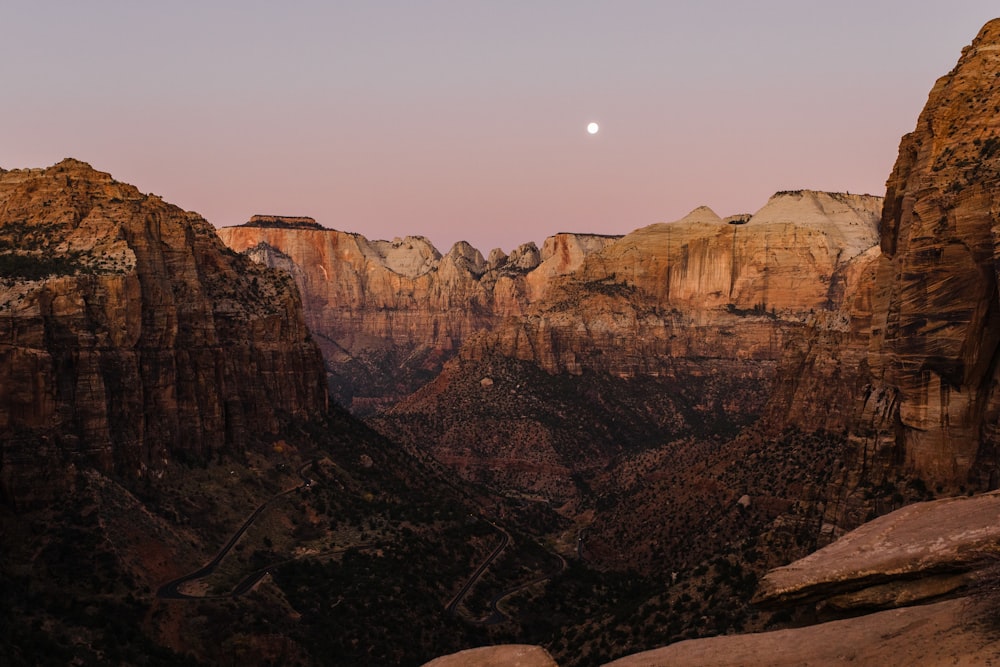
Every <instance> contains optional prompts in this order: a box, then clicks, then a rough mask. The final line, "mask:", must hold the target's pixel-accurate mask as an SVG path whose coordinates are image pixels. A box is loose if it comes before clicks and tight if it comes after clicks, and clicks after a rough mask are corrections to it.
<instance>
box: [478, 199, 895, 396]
mask: <svg viewBox="0 0 1000 667" xmlns="http://www.w3.org/2000/svg"><path fill="white" fill-rule="evenodd" d="M880 203H881V200H880V199H878V198H877V197H871V196H867V195H844V194H830V193H820V192H811V191H797V192H787V193H779V194H777V195H775V196H774V197H772V198H771V200H770V201H769V202H768V204H767V205H766V206H764V208H762V209H761V210H760V211H759V212H758V213H757V214H755V215H753V216H751V217H750V218H749V220H747V221H745V223H744V224H740V225H733V224H728V223H726V222H725V221H723V220H722V219H721V218H719V217H718V216H717V215H716V214H715V213H714V212H713V211H711V209H708V208H707V207H701V208H698V209H695V210H694V211H692V212H691V213H690V214H689V215H688V216H686V217H685V218H683V219H681V220H679V221H677V222H673V223H661V224H656V225H651V226H649V227H644V228H642V229H639V230H637V231H635V232H632V233H631V234H628V235H627V236H625V237H623V238H621V239H616V240H614V241H611V242H609V243H607V244H606V245H605V246H604V247H603V248H600V249H598V250H596V251H593V252H591V253H589V254H583V253H581V257H582V262H580V265H579V268H577V269H575V270H573V271H564V272H562V275H561V276H559V277H558V278H554V279H550V281H549V283H548V284H547V286H546V290H545V294H544V296H543V297H542V298H538V299H534V300H532V301H531V302H530V304H529V306H528V307H527V308H526V311H525V314H524V316H522V317H521V318H518V319H510V320H507V321H505V322H503V323H502V324H501V325H500V326H498V327H496V329H495V330H493V331H487V332H483V333H481V334H479V335H478V336H477V338H476V339H475V340H474V341H473V342H472V343H471V344H470V345H468V346H467V348H466V350H465V352H464V354H466V355H467V356H469V357H471V358H480V357H482V356H484V354H487V353H489V352H499V353H500V354H503V355H505V356H510V357H514V358H517V359H523V360H531V361H534V362H536V363H538V364H539V365H540V366H541V367H542V368H545V369H546V370H548V371H549V372H553V373H555V372H569V373H575V374H579V373H581V372H583V370H584V369H585V368H589V369H592V370H598V371H601V372H607V373H611V374H614V375H618V376H622V377H629V376H636V375H653V376H660V375H668V376H669V375H673V374H675V373H676V370H675V369H676V368H677V366H678V365H680V366H681V367H684V366H688V365H689V363H688V362H694V363H696V364H697V365H699V366H701V365H703V364H704V363H705V361H706V360H726V361H733V362H735V366H734V367H733V368H730V369H727V371H726V372H735V373H737V374H745V373H746V372H752V373H754V374H757V375H759V376H760V377H764V376H768V377H770V376H771V375H773V371H774V364H776V362H777V361H778V360H779V359H780V358H781V357H782V355H783V353H784V350H785V346H786V342H787V337H788V334H789V331H791V330H793V329H797V328H799V327H800V325H801V324H802V323H803V322H805V321H807V320H808V319H809V318H810V317H811V315H812V314H814V313H816V312H817V311H824V312H825V311H830V310H836V309H838V308H839V307H840V304H841V302H842V301H843V299H844V297H845V295H846V293H847V292H846V291H845V290H846V286H847V285H848V284H850V285H851V289H852V290H853V288H854V285H855V284H856V281H857V280H858V279H859V278H860V274H861V272H860V271H857V270H855V269H854V268H853V267H854V266H855V264H857V262H856V261H855V260H856V258H858V256H859V255H861V254H863V253H864V252H866V251H869V249H870V248H871V247H872V246H873V245H874V244H875V242H876V239H877V229H876V222H877V216H878V211H879V208H880ZM553 245H555V244H553ZM543 267H545V263H543V264H542V265H541V266H540V267H539V269H537V270H536V271H535V272H532V273H531V274H529V276H528V282H529V284H531V283H532V281H533V279H534V277H535V275H536V274H537V273H538V272H539V271H541V270H542V268H543ZM761 363H763V364H764V365H765V366H766V368H761V369H757V370H753V371H746V370H742V369H744V368H745V367H748V366H754V365H758V364H761ZM682 372H683V371H682Z"/></svg>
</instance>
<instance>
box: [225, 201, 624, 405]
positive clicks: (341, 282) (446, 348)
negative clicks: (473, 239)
mask: <svg viewBox="0 0 1000 667" xmlns="http://www.w3.org/2000/svg"><path fill="white" fill-rule="evenodd" d="M310 220H311V219H310ZM218 234H219V236H220V237H221V238H222V240H223V241H224V242H225V243H226V244H227V245H228V246H229V247H231V248H232V249H234V250H236V251H237V252H247V253H249V254H250V255H251V256H252V257H254V258H255V259H257V260H258V261H261V262H263V263H265V264H267V265H269V266H273V267H277V268H282V269H285V270H286V271H289V272H290V273H291V274H292V275H293V276H294V278H295V280H296V282H297V283H298V286H299V289H300V291H301V292H302V295H303V300H304V305H305V312H306V320H307V322H308V324H309V327H310V329H311V330H312V331H313V332H314V333H315V334H316V337H317V342H318V343H319V345H320V347H321V348H322V350H323V353H324V357H325V359H326V361H327V365H328V369H329V370H330V372H331V387H332V389H333V392H334V397H335V398H337V399H338V400H339V401H340V402H342V403H343V404H344V405H347V406H348V407H350V408H351V409H352V410H353V411H354V412H355V413H357V414H367V413H370V412H371V411H373V410H374V409H377V408H378V407H380V406H384V405H388V404H391V403H393V402H395V401H398V400H399V399H400V398H402V397H403V396H406V395H408V394H409V393H411V392H413V391H414V390H416V389H417V388H418V387H419V386H421V385H423V384H425V383H426V382H428V381H429V380H431V379H432V378H433V377H434V376H435V375H436V374H437V373H438V372H439V371H440V370H441V366H442V364H443V362H444V361H446V360H447V359H449V358H451V357H453V356H454V355H455V354H456V353H457V351H458V349H459V348H460V347H461V345H462V344H463V343H464V341H465V340H466V339H467V338H468V337H469V336H470V335H472V334H473V333H474V332H476V331H479V330H482V329H489V328H492V327H493V326H495V325H496V323H497V322H499V321H500V319H501V318H503V317H506V316H512V315H518V314H520V313H521V312H523V310H524V308H525V306H526V304H527V303H528V302H529V301H530V300H531V299H532V298H538V297H540V296H541V295H543V294H544V293H545V290H546V288H547V285H548V283H549V281H550V280H551V279H552V278H554V277H556V276H559V275H563V274H565V273H567V272H570V271H572V270H574V269H575V268H576V267H578V266H579V265H580V263H581V262H582V261H583V258H584V257H585V256H586V255H587V254H588V253H591V252H593V251H595V250H596V249H598V248H601V247H603V246H604V245H606V244H607V243H609V242H610V241H612V240H613V239H614V238H616V237H604V236H597V235H575V234H560V235H557V236H555V237H552V238H551V239H549V240H548V241H546V243H545V246H544V247H543V249H542V250H541V251H539V250H538V249H537V248H536V247H535V245H534V244H533V243H528V244H524V245H522V246H520V247H518V248H516V249H515V250H514V251H512V252H511V254H510V255H509V256H508V255H506V254H504V253H503V252H501V251H499V250H494V251H493V252H492V253H490V257H489V259H488V260H486V259H484V258H483V256H482V254H481V253H480V252H479V251H478V250H476V249H475V248H473V247H472V246H470V245H469V244H467V243H464V242H461V243H457V244H455V246H454V247H452V249H451V250H450V251H449V252H448V253H447V254H446V255H441V254H440V253H439V252H438V250H437V249H436V248H434V246H433V245H431V243H430V242H429V241H428V240H427V239H425V238H423V237H420V236H408V237H406V238H402V239H395V240H393V241H370V240H368V239H366V238H365V237H363V236H361V235H360V234H352V233H347V232H341V231H337V230H333V229H326V228H322V227H319V226H318V225H314V224H311V223H309V222H307V223H305V224H303V223H302V221H301V219H298V218H295V219H292V218H283V217H281V216H254V218H253V219H252V220H251V221H250V222H248V223H247V224H246V225H241V226H239V227H226V228H223V229H219V230H218Z"/></svg>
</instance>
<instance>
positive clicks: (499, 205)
mask: <svg viewBox="0 0 1000 667" xmlns="http://www.w3.org/2000/svg"><path fill="white" fill-rule="evenodd" d="M696 4H697V7H696V6H695V5H696ZM998 14H1000V9H998V7H997V5H996V3H995V2H986V1H978V0H969V1H963V2H957V3H941V2H929V1H917V2H903V1H898V0H890V1H885V2H879V1H878V0H868V1H867V2H860V1H855V0H848V1H844V2H838V3H829V2H825V3H820V2H806V1H799V2H791V1H787V0H783V1H780V2H779V1H766V0H765V1H762V2H753V3H750V2H743V1H736V0H729V1H726V0H716V1H714V2H713V1H706V2H699V3H694V2H672V1H668V0H659V1H638V0H636V1H629V0H619V1H617V2H611V1H608V2H587V1H585V0H578V1H573V0H561V1H550V2H517V1H514V0H507V1H503V2H501V1H495V2H477V1H475V0H454V1H450V2H443V1H434V0H431V1H426V2H395V1H394V2H379V1H376V0H370V1H365V2H361V1H358V2H288V3H280V4H279V3H270V2H246V1H243V2H235V1H226V2H222V1H216V2H212V1H206V2H187V1H182V2H173V3H136V2H125V1H124V0H121V1H111V0H96V1H93V2H72V1H68V0H61V1H53V2H24V1H21V0H12V1H11V2H9V3H5V6H4V11H3V12H2V16H3V18H2V21H0V62H2V63H3V65H2V72H3V78H2V80H3V83H4V97H3V103H2V104H0V123H2V135H0V136H2V141H0V167H3V168H6V169H12V168H19V167H42V166H48V165H51V164H54V163H55V162H58V161H59V160H60V159H62V158H64V157H68V156H72V157H76V158H78V159H81V160H85V161H87V162H89V163H91V164H92V165H93V166H94V167H96V168H97V169H100V170H102V171H108V172H111V173H112V174H113V175H114V176H115V177H116V178H117V179H119V180H121V181H126V182H129V183H133V184H135V185H136V186H138V187H139V188H140V189H141V190H143V191H145V192H155V193H156V194H159V195H161V196H163V197H164V198H166V199H167V200H168V201H170V202H172V203H175V204H177V205H178V206H181V207H182V208H185V209H189V210H195V211H198V212H199V213H201V214H202V215H204V216H205V217H206V218H208V220H209V221H211V222H212V223H214V224H215V225H216V226H226V225H234V224H241V223H242V222H245V221H246V220H247V219H248V218H249V217H250V216H251V215H252V214H254V213H271V214H287V215H309V216H312V217H314V218H316V220H317V221H319V222H320V223H321V224H323V225H325V226H327V227H332V228H336V229H342V230H346V231H353V232H359V233H361V234H364V235H365V236H367V237H369V238H372V239H376V238H388V239H391V238H393V237H397V236H404V235H407V234H412V235H416V234H420V235H424V236H427V237H428V238H430V239H431V241H432V242H433V243H434V244H435V245H436V246H437V247H438V249H439V250H441V251H442V252H446V251H447V250H448V248H449V247H450V246H451V244H452V243H454V242H455V241H458V240H467V241H469V242H470V243H472V244H473V245H474V246H476V247H477V248H479V249H480V250H481V251H482V252H483V253H484V254H486V253H488V251H489V250H490V249H491V248H493V247H502V248H503V249H504V250H506V251H510V250H511V249H512V248H513V247H514V246H516V245H518V244H520V243H523V242H526V241H535V242H536V243H538V244H539V245H540V244H541V242H542V241H543V240H544V239H545V237H547V236H550V235H552V234H554V233H557V232H560V231H576V232H594V233H604V234H620V233H627V232H628V231H631V230H633V229H635V228H638V227H642V226H645V225H648V224H652V223H654V222H660V221H668V220H675V219H677V218H679V217H681V216H683V215H684V214H686V213H687V212H688V211H690V210H691V209H693V208H695V207H697V206H699V205H702V204H704V205H708V206H710V207H712V208H713V209H714V210H715V211H716V212H717V213H719V214H720V215H723V216H725V215H730V214H733V213H741V212H752V211H755V210H757V209H758V208H760V207H761V206H763V205H764V203H765V202H766V201H767V198H768V197H769V196H770V195H771V194H773V193H774V192H775V191H778V190H788V189H799V188H812V189H820V190H836V191H845V190H846V191H850V192H868V193H872V194H882V193H883V192H884V183H885V179H886V177H887V176H888V174H889V170H890V169H891V168H892V164H893V162H894V160H895V157H896V150H897V146H898V143H899V139H900V137H901V135H902V134H904V133H906V132H909V131H910V130H912V129H913V127H914V125H915V122H916V118H917V115H918V113H919V112H920V110H921V108H922V107H923V104H924V102H925V100H926V98H927V94H928V92H929V91H930V89H931V86H932V85H933V83H934V81H935V79H936V78H937V77H939V76H941V75H943V74H945V73H946V72H948V71H949V70H950V69H951V68H952V67H953V66H954V64H955V62H956V60H957V59H958V57H959V55H960V52H961V49H962V47H963V46H965V45H966V44H968V43H969V42H970V41H971V40H972V38H973V37H974V36H975V34H976V33H977V31H978V30H979V28H980V27H981V26H982V25H983V24H984V23H985V22H986V21H987V20H989V19H991V18H994V17H995V16H996V15H998ZM590 121H597V122H599V123H600V126H601V131H600V132H599V133H598V134H597V135H594V136H591V135H588V134H587V131H586V126H587V123H588V122H590Z"/></svg>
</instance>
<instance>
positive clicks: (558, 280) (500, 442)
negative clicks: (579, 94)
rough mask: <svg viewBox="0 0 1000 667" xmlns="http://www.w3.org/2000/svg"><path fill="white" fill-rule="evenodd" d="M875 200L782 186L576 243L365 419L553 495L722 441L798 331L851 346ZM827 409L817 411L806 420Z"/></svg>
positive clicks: (504, 482) (762, 398)
mask: <svg viewBox="0 0 1000 667" xmlns="http://www.w3.org/2000/svg"><path fill="white" fill-rule="evenodd" d="M880 203H881V201H880V200H879V199H878V198H876V197H870V196H858V195H842V194H839V195H838V194H828V193H819V192H810V191H798V192H787V193H779V194H777V195H775V196H774V197H773V198H772V199H771V200H770V201H769V202H768V204H767V205H766V206H765V207H764V208H763V209H761V211H760V212H759V213H757V214H755V215H753V216H748V217H739V218H737V219H736V220H731V221H729V222H727V221H726V220H723V219H721V218H719V217H718V216H717V215H715V213H713V212H712V211H711V210H709V209H707V208H701V209H696V210H695V211H693V212H692V213H691V214H690V215H688V216H687V217H685V218H684V219H682V220H679V221H677V222H673V223H665V224H657V225H652V226H650V227H646V228H643V229H640V230H637V231H635V232H633V233H631V234H629V235H627V236H625V237H622V238H620V239H616V240H613V241H611V242H609V243H607V244H606V245H604V247H602V248H599V249H596V250H594V251H591V252H589V253H582V261H581V263H580V265H579V267H578V268H576V269H575V270H572V271H568V272H564V273H563V274H562V275H557V276H553V277H550V278H548V282H547V283H546V287H545V290H544V294H543V295H542V296H541V297H540V298H538V299H535V300H529V301H528V302H527V304H526V305H525V306H523V314H521V315H519V316H516V317H507V318H505V319H503V320H502V321H500V322H499V323H498V324H496V325H495V326H494V327H493V328H491V329H484V330H482V331H480V332H478V333H476V334H475V335H473V336H472V337H470V338H469V339H468V340H467V341H466V343H465V345H464V346H463V347H462V350H461V352H460V358H459V359H458V360H455V361H453V362H450V363H449V364H447V365H446V366H445V368H444V369H443V371H442V373H441V375H440V376H439V377H438V378H436V379H435V380H434V382H433V383H431V384H428V385H426V386H425V387H424V388H422V389H421V390H420V391H418V392H416V393H414V394H413V395H412V396H410V397H408V398H407V399H405V400H404V401H402V402H401V403H399V404H398V405H396V406H395V407H394V408H393V409H392V410H391V411H390V412H388V413H387V414H385V415H383V416H382V417H380V418H379V419H378V420H375V421H373V423H374V424H375V425H376V427H377V428H379V429H380V430H382V431H383V432H386V433H389V434H391V435H392V436H393V437H395V438H397V439H399V440H402V441H404V442H408V443H410V444H412V445H413V446H415V447H421V448H425V449H428V450H429V451H430V452H431V453H432V454H433V455H434V456H435V457H436V458H437V459H438V460H440V461H443V462H446V463H448V464H449V465H451V466H453V467H455V468H456V469H457V470H458V471H459V472H460V473H461V474H463V475H464V476H466V477H468V478H469V479H472V480H475V481H480V482H489V483H493V484H494V485H496V486H499V487H501V488H506V489H515V490H518V491H522V492H526V493H530V494H533V495H538V494H540V495H542V496H544V497H547V498H550V499H553V500H567V499H571V498H574V497H576V496H577V493H578V492H579V493H582V495H586V493H587V492H586V491H584V490H583V489H584V487H585V486H587V487H589V488H591V489H592V488H594V485H595V483H596V482H595V481H594V480H591V481H590V482H589V483H588V484H586V485H583V484H579V483H578V482H571V479H579V475H581V474H583V475H589V474H590V473H594V474H597V473H596V471H597V470H600V469H602V468H603V467H604V466H606V465H608V464H609V463H610V462H611V461H612V460H614V459H615V458H616V457H618V456H622V455H625V454H626V453H627V452H634V451H635V450H637V449H641V448H645V447H650V446H660V445H662V444H663V443H665V442H670V441H672V440H675V439H678V438H686V437H708V438H718V437H725V436H728V435H732V434H734V433H735V432H736V431H737V430H738V429H739V428H741V427H742V426H745V425H747V424H749V423H751V422H752V421H754V420H755V419H756V418H758V417H759V416H760V415H761V414H762V413H763V411H764V407H765V405H766V403H767V401H768V398H769V396H770V395H771V393H772V392H773V390H774V378H775V375H776V373H777V371H778V370H779V365H780V364H781V361H782V360H783V359H787V358H788V356H789V355H790V353H791V351H795V352H797V353H798V354H799V356H800V365H801V360H802V358H804V357H805V356H807V354H808V351H809V350H810V349H815V351H816V353H819V352H820V346H815V347H814V348H809V347H808V346H806V345H805V343H804V339H803V332H805V331H807V330H809V331H811V330H812V329H814V328H816V327H818V326H820V323H822V326H823V327H825V329H826V330H828V331H829V332H830V333H829V336H828V338H829V339H830V341H829V344H830V345H834V344H836V343H837V342H839V340H840V339H841V338H844V337H851V336H853V337H855V338H857V339H858V341H857V356H860V357H863V356H864V353H865V349H866V348H865V344H866V341H867V337H866V336H867V330H865V331H864V332H863V336H862V334H861V333H857V332H852V331H851V329H850V327H851V323H850V321H849V320H848V319H847V316H846V315H845V314H843V313H842V312H841V309H842V308H864V307H866V306H867V307H869V308H870V297H868V298H867V299H866V297H864V296H863V295H864V294H866V293H867V292H866V291H865V289H863V288H862V286H861V282H862V281H863V280H864V279H866V278H868V277H870V272H868V271H866V270H865V269H864V267H866V266H868V265H869V264H870V262H871V260H872V257H874V256H875V255H877V253H878V249H877V247H876V246H875V245H874V244H875V242H876V240H877V221H878V214H879V211H880ZM734 222H736V223H739V224H733V223H734ZM550 261H551V260H550ZM540 270H541V267H540V268H539V269H536V270H535V271H533V272H531V273H529V274H528V276H527V281H528V282H529V285H530V283H531V281H532V280H533V278H534V276H535V275H536V273H537V272H538V271H540ZM855 326H861V324H860V320H858V321H857V322H855ZM800 348H801V351H800ZM830 358H832V359H835V360H836V359H838V357H837V356H836V355H835V354H834V355H832V357H830ZM511 360H513V361H514V362H517V363H520V364H524V366H521V367H520V368H519V369H515V368H514V367H512V366H511ZM834 363H839V362H834ZM844 363H850V360H845V361H844ZM788 365H789V364H788V363H787V362H786V366H788ZM813 365H817V364H815V363H814V364H813ZM531 368H536V369H542V370H544V371H545V373H544V374H542V375H541V376H539V375H538V374H535V373H532V372H530V371H529V370H528V369H531ZM546 375H547V377H546ZM482 381H489V383H490V384H489V385H488V386H486V387H483V386H481V385H480V383H481V382H482ZM810 389H811V388H810V387H807V386H804V385H803V386H802V387H801V392H802V393H803V394H805V393H808V392H809V391H810ZM793 393H796V392H793ZM539 406H544V407H539ZM830 412H831V411H830V410H829V406H826V407H825V408H824V407H823V406H820V405H818V404H817V405H816V408H815V410H813V411H812V413H813V414H812V417H814V418H815V419H817V420H824V421H823V422H822V423H820V424H817V425H815V428H816V429H821V428H824V427H826V426H829V424H828V423H827V422H828V421H829V420H828V419H827V415H829V414H830ZM637 425H641V427H639V426H637Z"/></svg>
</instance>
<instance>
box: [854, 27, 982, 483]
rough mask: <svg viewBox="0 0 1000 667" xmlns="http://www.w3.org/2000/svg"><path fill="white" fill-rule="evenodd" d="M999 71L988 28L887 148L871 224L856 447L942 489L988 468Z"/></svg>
mask: <svg viewBox="0 0 1000 667" xmlns="http://www.w3.org/2000/svg"><path fill="white" fill-rule="evenodd" d="M998 70H1000V20H994V21H991V22H990V23H988V24H987V25H986V26H985V27H984V28H983V29H982V31H981V32H980V33H979V35H978V36H977V37H976V39H975V40H974V41H973V43H972V45H971V46H969V47H967V48H966V49H965V50H964V51H963V53H962V57H961V59H960V60H959V62H958V64H957V65H956V67H955V68H954V69H953V70H952V71H951V72H950V73H949V74H948V75H946V76H944V77H942V78H941V79H940V80H938V82H937V83H936V84H935V85H934V88H933V89H932V90H931V93H930V96H929V98H928V100H927V105H926V107H925V108H924V110H923V112H922V113H921V114H920V118H919V120H918V121H917V127H916V129H915V130H914V131H913V132H912V133H910V134H908V135H906V136H905V137H904V138H903V140H902V142H901V144H900V150H899V158H898V160H897V162H896V165H895V167H894V169H893V171H892V175H891V176H890V177H889V181H888V184H887V192H886V200H885V209H884V212H883V215H882V223H881V249H882V257H881V259H880V260H878V266H877V278H876V284H877V286H878V287H877V289H876V292H875V302H874V317H873V324H872V326H873V331H872V337H871V346H870V353H869V355H868V362H869V364H870V366H871V374H872V385H871V388H870V390H869V391H867V392H866V395H865V405H864V414H863V417H862V418H861V419H860V420H859V422H858V424H857V428H856V429H855V432H854V435H855V436H856V439H857V441H858V443H859V446H861V447H866V448H867V449H868V450H869V451H871V452H876V451H878V450H880V449H883V448H889V449H892V450H894V451H896V452H898V455H899V456H901V457H903V459H904V460H905V463H906V465H907V466H909V467H910V468H911V469H913V470H915V471H917V472H918V473H919V474H923V475H925V476H926V477H927V478H929V479H933V480H939V481H943V482H945V483H955V484H958V483H966V482H968V481H972V479H973V478H975V479H977V480H978V478H980V477H983V476H984V475H985V477H986V478H988V477H989V474H990V472H989V471H990V470H994V471H995V470H996V451H997V437H998V436H997V424H998V420H1000V393H998V392H997V386H998V380H1000V377H998V375H997V374H998V364H997V358H998V357H997V352H998V349H1000V346H998V342H1000V307H998V297H997V294H998V291H997V269H996V262H997V257H998V250H997V245H996V237H997V230H998V228H997V217H998V214H1000V115H998V114H997V108H1000V79H998V78H997V77H996V73H997V71H998ZM977 457H979V458H980V460H981V462H982V463H983V465H981V466H978V467H976V466H975V464H976V461H977ZM984 481H985V480H979V483H983V482H984Z"/></svg>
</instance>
